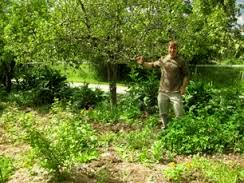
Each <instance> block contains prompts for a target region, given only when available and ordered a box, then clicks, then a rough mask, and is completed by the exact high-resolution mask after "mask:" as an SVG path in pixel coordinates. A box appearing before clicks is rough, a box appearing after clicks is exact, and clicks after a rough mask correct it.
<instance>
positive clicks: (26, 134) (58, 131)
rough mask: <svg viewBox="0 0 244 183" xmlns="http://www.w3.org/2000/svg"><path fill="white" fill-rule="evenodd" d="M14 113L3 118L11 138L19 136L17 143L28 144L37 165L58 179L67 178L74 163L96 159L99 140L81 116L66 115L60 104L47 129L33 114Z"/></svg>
mask: <svg viewBox="0 0 244 183" xmlns="http://www.w3.org/2000/svg"><path fill="white" fill-rule="evenodd" d="M11 111H12V112H11V113H8V112H7V113H5V114H4V115H3V116H2V118H1V120H2V121H3V123H4V126H5V128H6V130H7V131H8V132H9V133H10V135H11V136H15V134H16V133H18V139H17V140H19V139H21V140H22V141H24V142H26V143H28V144H29V145H30V146H31V148H32V151H33V153H34V155H35V159H36V161H37V162H38V163H39V164H40V165H41V166H42V167H44V168H46V169H48V170H49V171H50V172H51V173H54V174H56V175H57V177H58V178H60V179H62V178H64V177H63V175H64V173H65V171H68V170H69V168H70V167H71V166H72V165H73V164H74V163H75V162H82V163H83V162H87V161H89V160H91V159H94V158H96V157H97V152H96V144H97V139H96V136H95V133H94V131H93V129H92V127H91V126H90V125H88V124H87V123H86V121H85V119H83V118H82V116H80V115H74V114H72V113H70V112H68V111H63V108H60V104H59V103H58V102H56V103H55V104H54V106H53V108H52V113H51V114H50V119H49V121H48V123H47V126H46V127H44V126H43V121H41V120H40V118H38V117H37V115H36V113H34V112H29V113H22V112H21V111H19V110H17V109H16V108H12V109H11ZM40 124H41V126H40ZM14 138H15V137H14Z"/></svg>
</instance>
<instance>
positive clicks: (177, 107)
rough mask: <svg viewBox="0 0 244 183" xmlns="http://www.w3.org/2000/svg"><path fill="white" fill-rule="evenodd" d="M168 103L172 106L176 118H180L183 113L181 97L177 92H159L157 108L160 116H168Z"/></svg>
mask: <svg viewBox="0 0 244 183" xmlns="http://www.w3.org/2000/svg"><path fill="white" fill-rule="evenodd" d="M170 103H172V105H173V109H174V113H175V116H176V117H179V116H182V115H183V114H184V113H185V111H184V108H183V102H182V97H181V95H180V93H179V92H159V94H158V107H159V115H160V116H163V115H167V114H168V112H169V104H170Z"/></svg>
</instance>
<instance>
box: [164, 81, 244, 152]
mask: <svg viewBox="0 0 244 183" xmlns="http://www.w3.org/2000/svg"><path fill="white" fill-rule="evenodd" d="M193 86H194V87H196V86H198V87H196V90H195V91H194V90H192V93H191V94H190V97H189V98H187V100H186V104H187V107H188V110H189V112H188V114H187V115H185V116H184V117H182V118H180V119H175V120H173V121H172V122H171V123H170V124H169V128H168V129H166V130H165V131H164V132H163V133H162V139H161V140H162V143H163V145H164V147H165V148H166V149H168V150H171V151H173V152H176V153H178V154H194V153H214V152H233V151H234V152H243V150H244V149H243V147H244V139H243V137H242V134H243V131H244V129H243V125H242V122H243V121H244V115H243V111H242V108H243V104H242V103H241V101H240V99H239V94H238V91H236V90H234V89H232V90H226V91H220V90H215V89H211V88H205V87H204V85H201V84H200V85H198V84H197V85H193ZM190 89H191V88H190Z"/></svg>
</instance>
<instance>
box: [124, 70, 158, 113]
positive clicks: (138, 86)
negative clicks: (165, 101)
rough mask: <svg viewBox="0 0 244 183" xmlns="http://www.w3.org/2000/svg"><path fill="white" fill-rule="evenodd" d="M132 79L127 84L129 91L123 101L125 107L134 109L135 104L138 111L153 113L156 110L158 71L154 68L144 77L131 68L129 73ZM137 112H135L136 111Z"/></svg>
mask: <svg viewBox="0 0 244 183" xmlns="http://www.w3.org/2000/svg"><path fill="white" fill-rule="evenodd" d="M130 77H131V80H132V83H131V85H130V86H129V91H128V94H127V97H126V98H125V102H126V104H127V108H128V109H130V108H132V109H135V106H136V107H137V108H139V109H140V111H147V112H148V113H155V112H156V111H157V96H158V87H159V81H158V73H157V72H156V71H155V70H151V72H148V73H147V75H146V77H145V78H143V77H142V76H141V77H140V76H139V72H138V71H136V70H132V72H131V73H130ZM136 114H137V112H136Z"/></svg>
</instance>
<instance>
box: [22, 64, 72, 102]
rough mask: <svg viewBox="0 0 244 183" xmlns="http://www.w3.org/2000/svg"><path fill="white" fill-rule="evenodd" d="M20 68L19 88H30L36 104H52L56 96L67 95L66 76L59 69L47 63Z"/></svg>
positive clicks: (63, 96) (60, 97) (62, 96)
mask: <svg viewBox="0 0 244 183" xmlns="http://www.w3.org/2000/svg"><path fill="white" fill-rule="evenodd" d="M18 69H19V70H18V78H19V79H17V88H18V89H21V90H30V91H31V92H32V93H33V102H34V104H38V105H41V104H51V103H53V101H54V98H59V99H62V98H65V97H66V96H65V91H66V89H67V83H66V82H65V81H66V77H64V76H62V75H61V74H60V73H59V71H57V70H54V69H52V68H50V67H48V66H46V65H38V67H37V66H36V65H22V66H18ZM19 80H20V81H19Z"/></svg>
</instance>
